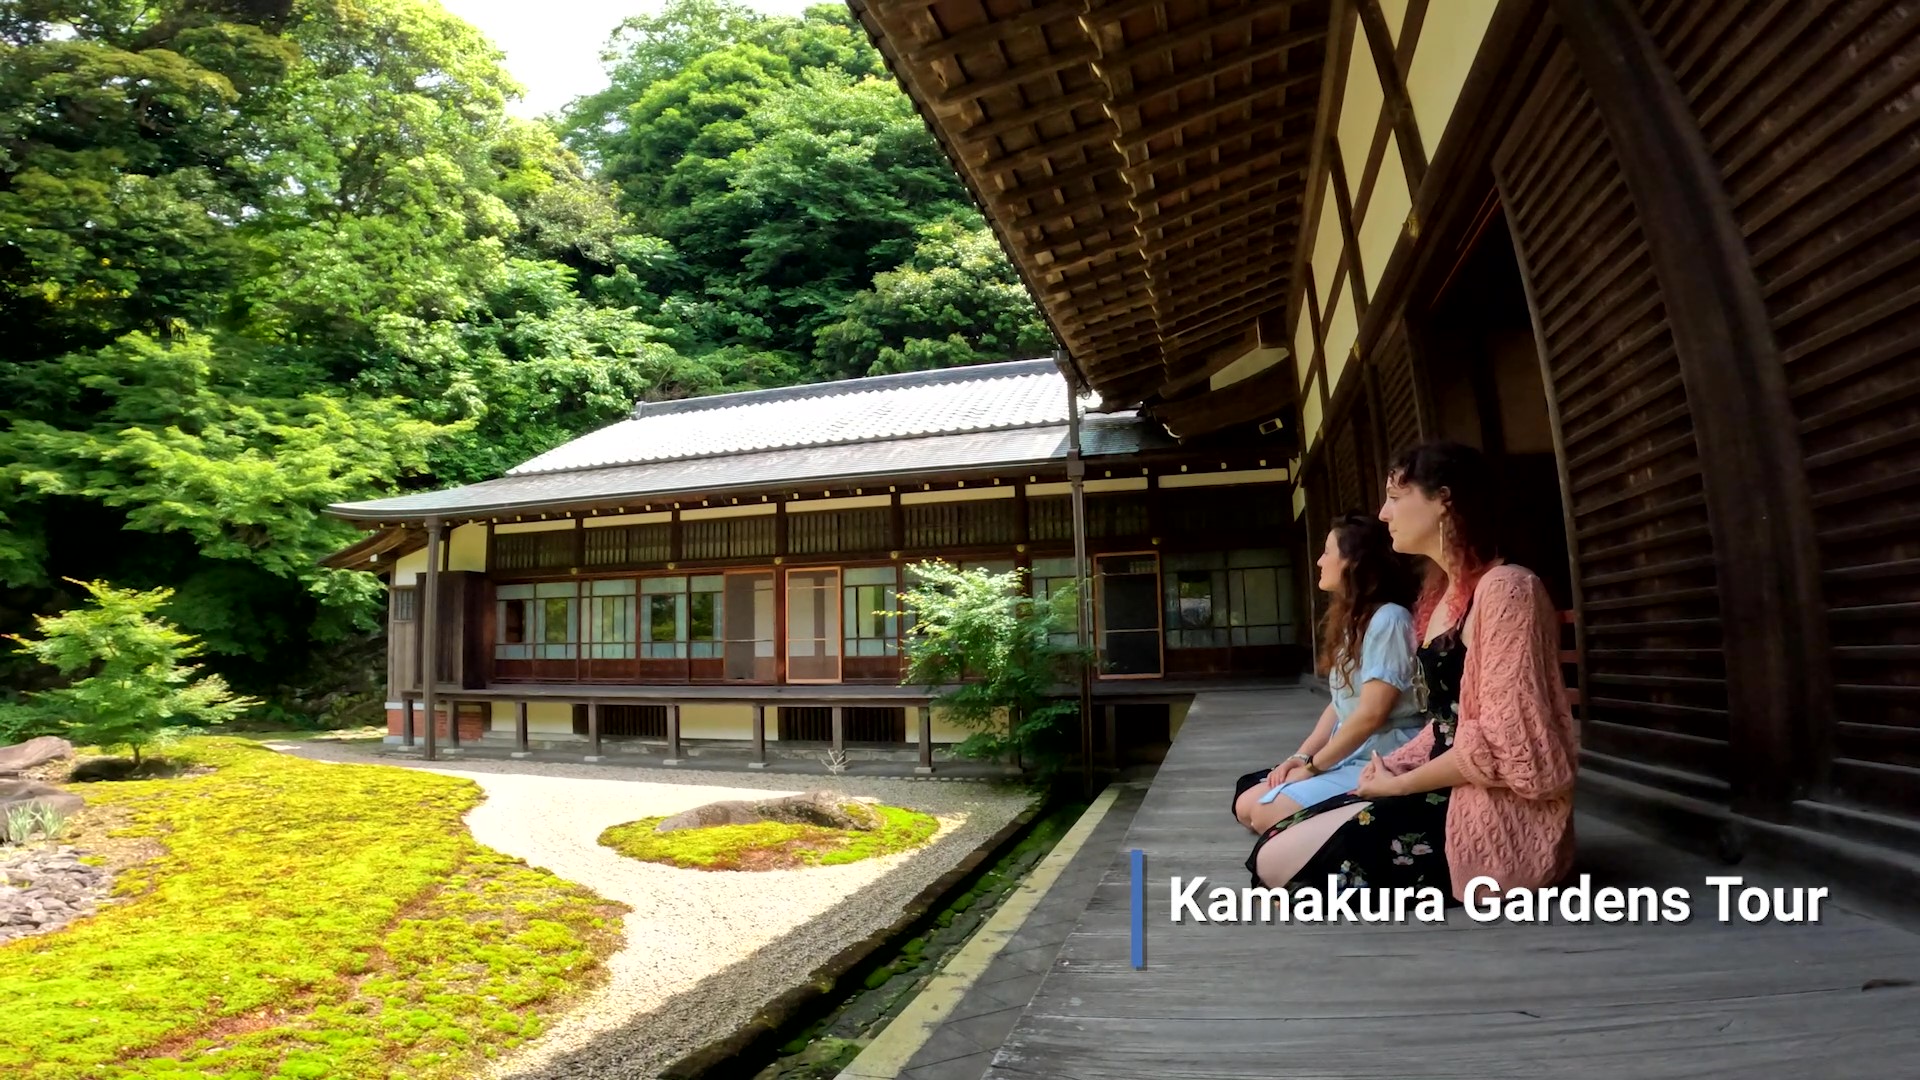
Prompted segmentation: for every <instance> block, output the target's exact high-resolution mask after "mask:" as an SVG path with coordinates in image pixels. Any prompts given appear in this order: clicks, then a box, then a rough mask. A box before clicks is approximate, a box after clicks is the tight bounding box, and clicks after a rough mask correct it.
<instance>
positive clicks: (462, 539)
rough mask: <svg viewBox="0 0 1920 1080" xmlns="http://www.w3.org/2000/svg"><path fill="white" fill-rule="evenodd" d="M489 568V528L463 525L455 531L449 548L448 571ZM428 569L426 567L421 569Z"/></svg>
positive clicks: (450, 539)
mask: <svg viewBox="0 0 1920 1080" xmlns="http://www.w3.org/2000/svg"><path fill="white" fill-rule="evenodd" d="M486 568H487V527H486V526H485V525H462V526H460V527H459V528H457V529H455V530H453V535H452V536H451V537H450V538H449V544H448V547H447V569H449V570H485V569H486ZM421 569H422V570H424V569H426V567H425V566H422V567H421Z"/></svg>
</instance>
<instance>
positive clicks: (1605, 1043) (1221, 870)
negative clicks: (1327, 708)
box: [986, 689, 1920, 1080]
mask: <svg viewBox="0 0 1920 1080" xmlns="http://www.w3.org/2000/svg"><path fill="white" fill-rule="evenodd" d="M1324 700H1325V699H1324V698H1321V697H1316V696H1314V695H1312V694H1311V693H1309V692H1308V691H1306V690H1303V689H1302V690H1281V691H1267V692H1261V693H1210V694H1205V695H1202V696H1201V697H1200V698H1199V699H1198V700H1196V702H1195V703H1194V706H1193V709H1192V711H1191V712H1190V713H1189V715H1188V718H1187V722H1186V724H1185V726H1184V727H1183V728H1182V729H1181V731H1180V734H1179V737H1178V739H1176V740H1175V742H1174V745H1173V748H1172V750H1171V752H1170V753H1169V755H1168V757H1167V759H1166V761H1165V763H1164V764H1163V765H1162V766H1161V768H1160V771H1159V774H1158V776H1157V778H1156V779H1155V780H1154V782H1153V784H1152V787H1151V789H1150V790H1149V791H1148V792H1147V794H1146V796H1145V798H1144V801H1143V803H1142V804H1141V807H1140V810H1139V813H1138V814H1137V816H1136V817H1135V818H1134V820H1133V823H1132V827H1131V830H1130V833H1129V835H1128V838H1127V841H1126V843H1125V844H1124V845H1123V847H1122V849H1121V850H1120V851H1119V852H1117V853H1116V857H1115V858H1114V859H1113V862H1112V863H1111V865H1110V866H1109V867H1108V869H1107V871H1106V874H1105V877H1104V878H1103V880H1102V882H1101V884H1100V886H1099V888H1098V889H1097V891H1096V892H1095V893H1094V896H1093V899H1092V901H1091V902H1090V904H1089V905H1088V906H1087V908H1086V910H1085V911H1084V913H1083V914H1082V915H1081V917H1080V919H1079V922H1078V924H1077V925H1076V926H1075V927H1074V929H1073V931H1072V933H1071V934H1070V935H1069V936H1068V937H1067V940H1066V943H1065V945H1064V946H1063V947H1062V948H1061V950H1060V953H1059V956H1058V957H1057V958H1056V959H1055V960H1054V962H1053V965H1052V967H1051V968H1050V969H1049V970H1048V971H1047V973H1046V975H1045V977H1044V979H1043V980H1042V982H1041V984H1040V987H1039V989H1038V991H1037V992H1036V993H1035V994H1034V996H1033V998H1032V1001H1031V1002H1030V1004H1029V1005H1028V1006H1027V1008H1026V1010H1025V1012H1024V1013H1023V1014H1022V1015H1021V1017H1020V1019H1019V1020H1018V1022H1017V1023H1016V1024H1015V1026H1014V1029H1013V1031H1012V1034H1011V1036H1010V1037H1009V1038H1008V1039H1007V1040H1006V1042H1005V1043H1004V1044H1003V1045H1002V1046H1001V1048H1000V1050H999V1051H998V1052H997V1054H996V1055H995V1057H994V1063H993V1066H992V1067H991V1068H990V1069H989V1070H988V1071H987V1073H986V1077H987V1078H990V1080H1029V1078H1041V1077H1044V1078H1048V1080H1055V1078H1068V1077H1070V1078H1074V1080H1101V1078H1122V1077H1125V1078H1130V1080H1131V1078H1137V1077H1145V1076H1177V1077H1182V1078H1187V1080H1196V1078H1210V1077H1219V1078H1222V1080H1227V1078H1231V1080H1246V1078H1249V1077H1342V1078H1346V1077H1356V1078H1357V1077H1380V1078H1383V1080H1428V1078H1439V1077H1475V1078H1483V1077H1496V1076H1526V1077H1535V1076H1556V1077H1586V1076H1593V1077H1607V1078H1609V1080H1621V1078H1643V1077H1645V1078H1653V1077H1675V1078H1678V1077H1709V1076H1725V1077H1735V1076H1739V1077H1742V1078H1750V1077H1754V1076H1768V1077H1773V1076H1780V1077H1793V1078H1795V1080H1807V1078H1826V1077H1833V1078H1841V1077H1849V1078H1851V1077H1911V1076H1920V1024H1916V1023H1915V1021H1916V1019H1920V934H1916V933H1914V932H1912V931H1910V930H1909V929H1906V928H1904V927H1903V926H1902V925H1899V924H1896V923H1894V922H1889V921H1885V920H1883V919H1880V918H1876V917H1873V916H1870V915H1867V914H1863V913H1861V912H1860V911H1859V910H1857V909H1853V908H1849V907H1847V906H1845V901H1844V899H1842V900H1841V901H1838V902H1835V901H1829V902H1827V904H1826V906H1825V907H1824V909H1823V912H1822V914H1823V919H1822V921H1821V922H1820V923H1819V924H1817V925H1788V924H1781V923H1766V924H1758V925H1747V924H1742V923H1730V924H1724V923H1721V922H1720V921H1719V920H1718V919H1717V917H1716V914H1715V910H1714V908H1715V903H1714V899H1713V892H1712V890H1710V889H1708V888H1707V887H1706V886H1705V883H1704V882H1705V878H1706V877H1707V876H1708V875H1722V874H1740V875H1742V876H1744V877H1745V878H1746V879H1747V880H1748V882H1749V883H1752V884H1768V885H1784V886H1794V885H1800V886H1819V885H1825V884H1827V882H1826V880H1825V879H1824V877H1823V875H1822V873H1821V871H1820V868H1818V867H1811V866H1810V867H1802V868H1798V869H1792V868H1789V869H1787V870H1786V871H1784V872H1783V873H1778V874H1774V875H1761V874H1759V873H1756V872H1755V871H1753V870H1751V869H1747V868H1743V867H1728V866H1725V865H1723V864H1719V863H1714V862H1709V861H1707V860H1704V859H1699V858H1695V857H1693V856H1690V855H1686V854H1683V853H1680V852H1677V851H1674V850H1672V849H1669V848H1665V847H1662V846H1661V845H1659V844H1657V843H1655V842H1653V841H1650V840H1648V839H1646V838H1644V837H1641V836H1639V835H1637V834H1634V833H1629V832H1627V831H1625V830H1623V829H1621V828H1618V827H1615V826H1611V825H1609V824H1608V823H1607V822H1605V821H1603V820H1600V819H1596V818H1593V817H1591V816H1585V815H1583V816H1582V817H1581V819H1580V821H1579V828H1580V854H1579V860H1578V866H1577V869H1576V873H1578V872H1580V871H1585V872H1589V873H1591V874H1593V875H1594V879H1595V881H1594V884H1595V885H1596V887H1597V886H1599V885H1601V884H1614V885H1621V886H1626V885H1636V884H1640V885H1645V884H1654V885H1659V886H1662V887H1665V886H1671V885H1678V886H1682V887H1685V888H1687V889H1688V891H1689V892H1690V893H1691V894H1692V897H1693V912H1694V915H1693V919H1692V920H1691V921H1690V922H1688V923H1684V924H1671V923H1666V924H1642V925H1632V924H1626V923H1618V924H1611V925H1606V924H1601V923H1598V922H1594V923H1588V924H1574V925H1569V924H1565V923H1560V922H1557V921H1556V922H1554V923H1552V924H1547V925H1524V924H1515V923H1505V922H1492V923H1476V922H1473V921H1471V920H1470V919H1468V918H1467V917H1466V915H1465V914H1464V913H1463V912H1461V911H1459V910H1458V909H1454V911H1453V912H1452V914H1451V917H1450V919H1449V921H1448V922H1447V923H1446V924H1445V925H1437V924H1436V925H1422V924H1419V923H1411V924H1407V925H1397V924H1389V925H1364V924H1363V925H1354V924H1347V923H1341V924H1293V925H1284V924H1279V923H1275V924H1271V925H1264V926H1263V925H1258V924H1254V925H1236V924H1218V923H1215V924H1209V925H1193V924H1191V923H1189V924H1187V925H1173V924H1172V923H1170V922H1169V921H1168V914H1169V910H1170V901H1169V896H1168V879H1169V878H1170V877H1171V876H1173V875H1179V876H1181V877H1183V878H1190V877H1192V876H1193V875H1198V874H1203V875H1206V876H1207V877H1208V879H1209V883H1208V886H1207V888H1211V887H1212V886H1213V885H1214V884H1223V885H1228V886H1231V887H1233V888H1234V889H1236V890H1237V889H1239V888H1240V887H1241V886H1243V885H1245V884H1247V875H1246V872H1245V870H1244V867H1243V863H1244V861H1245V859H1246V856H1247V852H1248V850H1249V849H1250V847H1251V840H1250V837H1249V835H1248V834H1247V832H1246V831H1245V830H1244V829H1242V828H1240V826H1238V825H1237V824H1236V823H1235V822H1234V821H1233V820H1232V818H1231V816H1230V814H1229V810H1228V795H1229V792H1230V790H1231V787H1230V785H1231V783H1232V778H1233V777H1234V776H1236V775H1238V774H1239V773H1241V772H1244V771H1247V770H1248V769H1250V768H1253V767H1257V766H1258V765H1259V764H1262V763H1267V762H1268V760H1269V759H1271V758H1275V757H1278V756H1282V755H1284V753H1285V752H1286V751H1287V750H1290V749H1291V748H1292V747H1293V746H1294V745H1296V743H1297V740H1298V738H1299V737H1300V735H1301V734H1303V733H1304V732H1305V730H1306V729H1307V727H1308V725H1310V724H1311V722H1312V720H1313V718H1314V717H1315V716H1316V715H1317V714H1318V712H1319V709H1320V708H1321V707H1322V706H1323V704H1324ZM1134 848H1138V849H1140V850H1142V851H1144V852H1145V853H1146V875H1145V876H1146V882H1147V888H1146V894H1145V895H1146V923H1145V925H1146V941H1147V946H1146V966H1145V968H1144V969H1143V970H1136V969H1134V968H1133V967H1132V965H1131V962H1130V948H1129V944H1130V937H1129V929H1130V889H1129V866H1128V857H1127V850H1128V849H1134ZM1203 892H1204V890H1203ZM1900 922H1901V923H1905V922H1906V920H1905V919H1904V918H1902V919H1901V920H1900Z"/></svg>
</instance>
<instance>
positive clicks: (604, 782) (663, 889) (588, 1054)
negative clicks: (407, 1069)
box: [275, 742, 1031, 1080]
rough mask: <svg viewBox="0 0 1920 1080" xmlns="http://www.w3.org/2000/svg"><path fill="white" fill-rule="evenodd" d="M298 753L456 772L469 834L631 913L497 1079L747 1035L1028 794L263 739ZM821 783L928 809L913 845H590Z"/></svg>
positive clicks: (603, 1072)
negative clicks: (853, 850)
mask: <svg viewBox="0 0 1920 1080" xmlns="http://www.w3.org/2000/svg"><path fill="white" fill-rule="evenodd" d="M275 745H276V747H277V748H278V749H282V750H285V751H288V752H291V753H297V754H299V755H301V756H302V757H309V758H319V759H325V760H332V761H358V762H377V763H380V764H388V765H397V766H400V767H403V768H416V769H427V770H429V771H432V772H439V773H446V774H449V775H456V776H465V777H468V778H469V779H472V780H474V781H475V782H477V783H478V784H480V786H481V787H482V788H483V789H485V791H486V799H485V801H483V802H482V803H480V805H479V806H476V807H475V808H474V809H473V810H472V811H471V812H470V813H469V814H468V815H467V825H468V827H469V828H470V829H472V831H473V836H474V839H476V840H478V841H480V842H481V843H482V844H485V845H487V846H488V847H491V848H493V849H495V850H497V851H502V852H505V853H507V854H509V855H513V856H516V857H518V858H521V859H525V860H526V861H527V862H528V863H530V864H532V865H534V866H538V867H542V868H544V869H547V870H550V871H552V872H553V873H555V874H558V875H559V876H561V877H563V878H566V879H568V880H569V881H576V882H579V883H580V884H582V885H585V886H587V887H588V888H591V889H592V890H594V891H595V892H597V893H599V894H600V895H602V896H604V897H607V898H609V899H612V900H618V901H620V902H622V903H624V904H626V905H627V906H629V907H630V908H632V909H633V910H632V912H631V914H629V915H627V917H626V921H625V926H626V943H625V945H624V947H622V948H621V949H620V950H619V951H618V952H616V953H615V954H614V955H613V956H612V957H610V958H609V959H608V963H607V966H608V974H609V976H610V977H609V979H608V982H607V983H606V985H604V986H602V987H601V988H600V989H598V990H596V991H594V992H593V993H592V994H590V995H589V996H588V997H587V998H585V999H584V1000H583V1001H582V1002H580V1003H579V1004H578V1005H576V1006H575V1007H574V1008H573V1009H572V1010H571V1011H569V1012H568V1013H567V1014H566V1015H565V1016H563V1017H561V1018H560V1019H559V1020H558V1021H557V1022H556V1023H555V1024H554V1026H553V1027H552V1028H550V1029H549V1030H548V1031H547V1032H546V1034H544V1035H542V1036H541V1037H540V1038H539V1039H537V1040H535V1041H534V1042H532V1043H530V1044H528V1045H527V1046H525V1047H523V1048H521V1049H520V1050H519V1051H517V1052H516V1053H514V1054H513V1055H512V1056H511V1057H509V1058H508V1059H506V1060H504V1061H502V1062H501V1063H500V1064H499V1066H498V1067H497V1068H496V1069H495V1070H494V1072H493V1076H494V1077H495V1078H497V1080H509V1078H511V1080H523V1078H524V1080H530V1078H534V1077H650V1076H654V1075H656V1074H657V1073H658V1072H659V1070H661V1069H662V1068H664V1067H666V1066H667V1065H670V1064H672V1063H673V1062H674V1061H676V1060H678V1059H679V1058H681V1057H683V1056H685V1055H686V1054H687V1053H689V1052H691V1051H693V1050H695V1049H697V1048H699V1047H701V1046H704V1045H706V1044H707V1043H709V1042H712V1041H714V1040H716V1039H720V1038H724V1037H726V1036H727V1035H730V1034H732V1033H733V1032H734V1031H736V1030H738V1029H739V1028H740V1027H742V1026H744V1025H745V1024H746V1023H747V1022H748V1021H749V1020H750V1019H751V1018H752V1017H753V1015H754V1013H755V1012H757V1011H758V1010H759V1009H760V1008H762V1007H763V1006H765V1005H766V1004H767V1003H768V1002H769V1001H771V1000H772V999H773V998H775V997H777V996H779V995H780V994H782V993H784V992H785V991H787V990H789V989H792V988H793V987H795V986H798V985H800V983H801V982H802V981H804V980H805V978H806V977H807V975H808V974H809V973H811V972H812V971H813V970H814V969H815V968H817V967H819V966H820V964H822V963H823V962H825V961H826V960H827V959H829V958H830V957H832V956H833V955H834V954H836V953H838V952H839V951H840V950H842V949H843V948H845V947H846V946H848V945H849V944H852V943H853V942H855V941H858V940H859V939H861V938H863V937H865V936H867V935H869V934H871V933H873V932H874V931H875V930H878V929H880V928H881V927H884V926H886V925H887V924H889V923H891V922H892V921H893V920H894V919H896V918H898V917H899V915H900V913H901V911H902V910H903V909H904V908H905V906H906V903H907V902H908V901H909V900H911V899H912V898H913V897H914V896H916V895H918V894H919V893H920V892H921V890H923V889H925V888H926V887H927V885H929V884H931V883H932V882H933V881H934V879H936V878H938V877H939V876H940V875H941V874H944V873H946V872H947V871H948V870H950V869H952V868H953V867H954V866H955V865H956V864H957V863H958V862H959V861H960V860H961V859H962V858H963V857H964V856H965V855H966V854H967V853H968V852H970V851H972V850H973V849H974V848H976V847H978V846H979V845H980V844H981V843H983V842H984V841H985V840H986V839H987V838H988V837H989V836H991V835H992V834H993V833H994V832H996V831H998V830H999V829H1000V828H1001V827H1003V826H1004V825H1006V824H1007V822H1009V821H1011V820H1012V819H1013V818H1014V817H1015V816H1016V815H1018V814H1019V813H1020V811H1021V810H1023V809H1025V808H1026V807H1027V806H1028V805H1029V804H1030V800H1031V797H1030V796H1029V795H1028V794H1026V793H1024V792H1021V791H1019V790H1017V789H1012V788H1009V787H1005V786H994V785H988V784H984V783H972V782H947V781H929V780H905V779H887V778H879V777H854V776H845V775H842V776H838V777H830V776H806V777H799V776H786V775H771V776H770V775H761V774H752V773H747V774H742V773H730V772H729V773H722V772H702V771H698V770H694V769H688V768H684V767H682V768H675V769H662V768H653V769H647V768H638V767H634V766H612V765H569V764H555V763H536V762H531V761H490V760H478V759H469V760H455V761H444V762H437V763H434V764H432V765H427V764H424V763H420V762H412V761H408V760H406V759H402V758H393V757H379V756H376V755H374V754H372V753H370V752H369V751H368V750H367V749H364V748H356V747H351V746H345V745H342V744H338V743H325V742H301V743H291V742H289V743H281V744H275ZM812 788H831V789H833V790H838V791H844V792H846V793H847V794H849V795H853V796H872V797H874V798H877V799H879V800H880V801H881V802H883V803H887V804H889V805H894V806H905V807H910V808H912V809H915V810H921V811H924V812H926V813H930V814H933V815H934V816H936V817H937V818H939V820H940V831H939V832H938V833H936V834H935V837H934V839H933V841H932V842H930V843H929V844H927V845H925V846H924V847H921V848H919V849H918V850H915V851H911V852H903V853H901V854H898V855H889V856H884V857H881V858H876V859H867V860H863V861H861V862H857V863H848V864H846V865H843V866H819V867H810V868H807V869H803V870H770V871H760V872H734V871H706V870H681V869H677V868H674V867H670V866H661V865H658V864H654V863H643V862H639V861H636V860H633V859H628V858H625V857H623V856H620V855H617V854H615V853H614V852H613V851H612V850H611V849H609V848H605V847H602V846H600V844H599V842H598V838H599V836H600V833H601V832H602V831H603V830H605V829H606V828H607V827H608V826H610V825H618V824H620V823H622V822H627V821H633V820H635V819H636V818H643V817H651V816H654V815H658V814H675V813H678V812H680V811H682V810H687V809H690V808H692V807H695V806H700V805H702V804H705V803H710V802H714V801H717V800H720V799H740V798H747V797H750V796H754V795H759V794H764V793H767V792H777V793H783V794H784V793H794V792H799V791H805V790H809V789H812Z"/></svg>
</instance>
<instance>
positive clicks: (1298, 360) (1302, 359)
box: [1293, 271, 1313, 386]
mask: <svg viewBox="0 0 1920 1080" xmlns="http://www.w3.org/2000/svg"><path fill="white" fill-rule="evenodd" d="M1309 273H1311V271H1309ZM1311 315H1312V313H1311V312H1309V311H1308V310H1307V301H1306V298H1305V296H1302V297H1301V300H1300V324H1299V325H1298V326H1296V327H1294V330H1293V347H1294V353H1293V377H1294V378H1295V379H1297V380H1299V382H1300V385H1302V386H1305V385H1306V384H1307V373H1308V372H1309V371H1311V370H1313V319H1312V317H1311Z"/></svg>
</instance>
